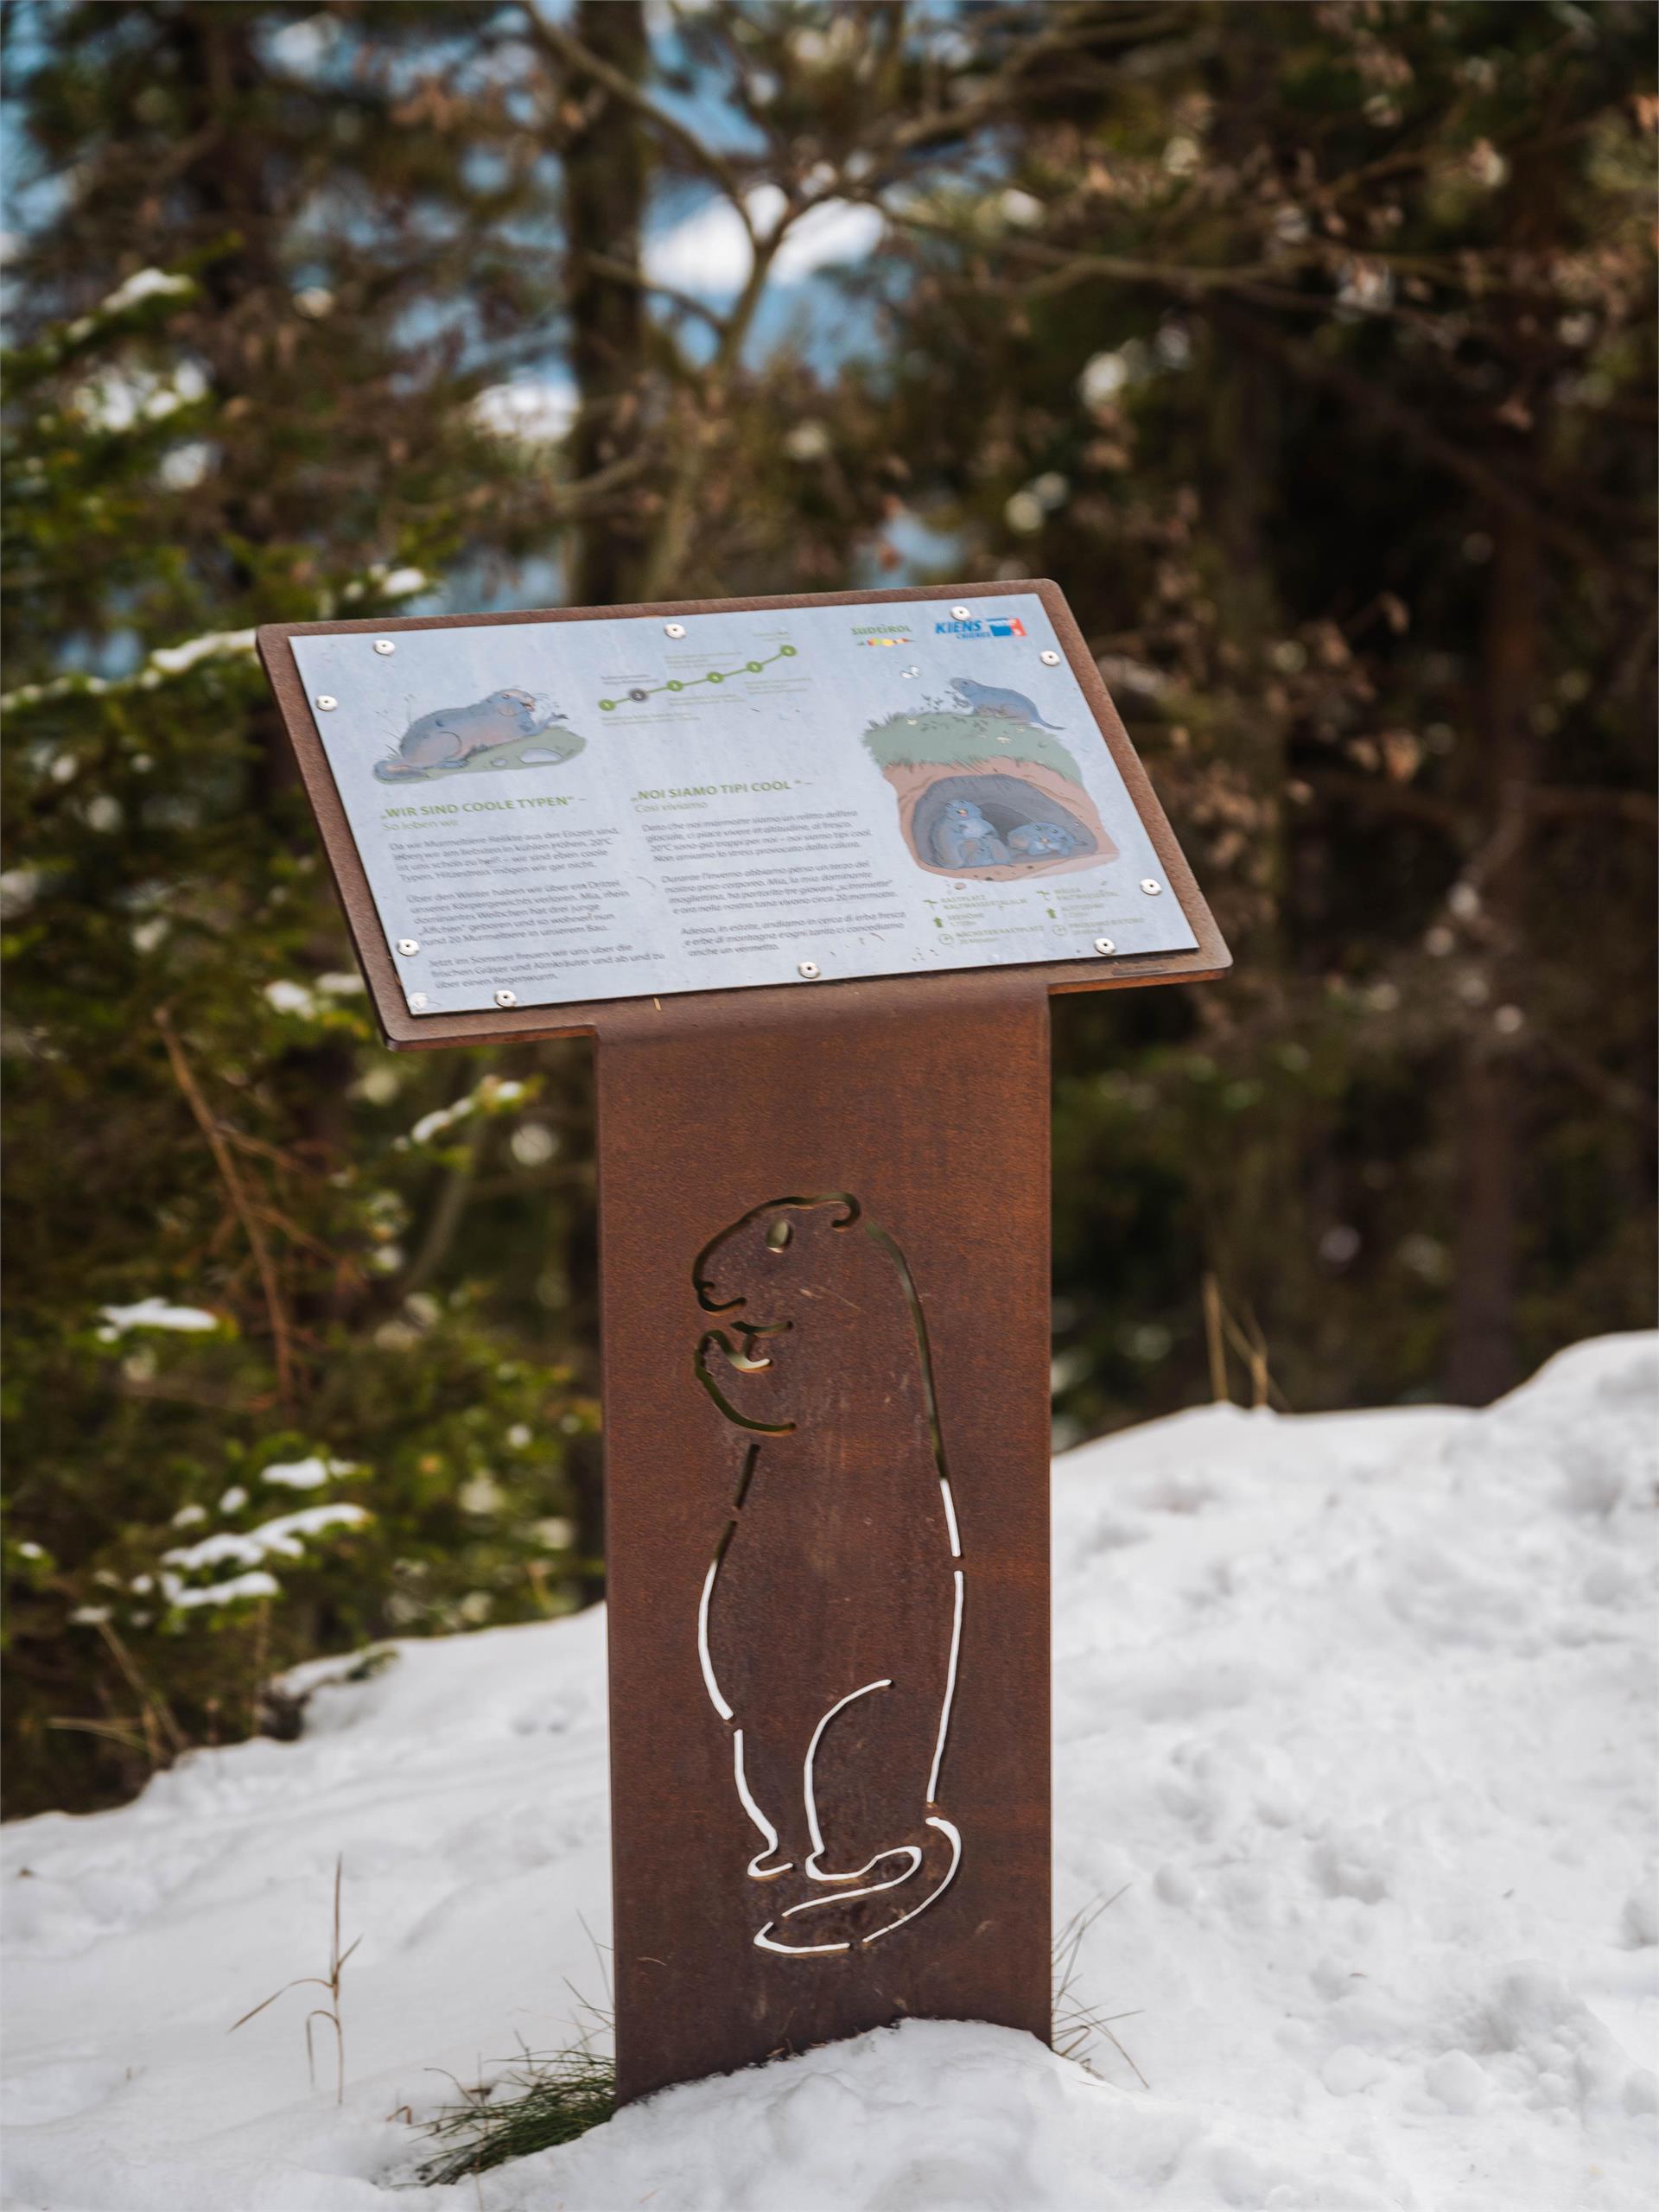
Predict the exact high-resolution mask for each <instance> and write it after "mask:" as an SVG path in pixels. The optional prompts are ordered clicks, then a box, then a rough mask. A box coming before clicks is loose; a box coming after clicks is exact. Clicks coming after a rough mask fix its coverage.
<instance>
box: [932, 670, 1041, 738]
mask: <svg viewBox="0 0 1659 2212" xmlns="http://www.w3.org/2000/svg"><path fill="white" fill-rule="evenodd" d="M950 689H951V690H953V691H954V692H955V693H956V695H957V698H959V699H960V700H961V702H962V703H963V706H964V707H966V708H967V709H968V711H969V714H970V715H1007V718H1008V720H1009V721H1014V722H1029V723H1030V724H1031V727H1032V728H1033V729H1058V728H1059V727H1060V725H1059V723H1058V722H1046V721H1044V720H1043V718H1042V716H1041V715H1039V713H1038V711H1037V709H1036V708H1035V707H1034V706H1033V704H1032V702H1031V701H1030V700H1029V699H1027V696H1026V695H1025V693H1024V692H1023V691H1009V690H1005V689H1004V688H1003V687H1002V685H1001V684H1000V683H975V681H974V679H973V677H971V676H957V677H952V678H951V681H950Z"/></svg>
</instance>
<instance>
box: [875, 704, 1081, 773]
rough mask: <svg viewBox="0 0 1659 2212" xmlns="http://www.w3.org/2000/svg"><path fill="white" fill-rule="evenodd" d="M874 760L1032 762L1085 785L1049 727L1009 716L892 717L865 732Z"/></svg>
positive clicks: (888, 763) (897, 764)
mask: <svg viewBox="0 0 1659 2212" xmlns="http://www.w3.org/2000/svg"><path fill="white" fill-rule="evenodd" d="M864 742H865V744H866V745H867V746H868V747H869V749H870V754H871V757H872V759H873V760H874V761H875V762H876V765H877V766H879V767H882V768H935V767H941V768H943V767H950V768H967V767H970V766H973V765H974V763H975V762H976V761H980V760H996V759H998V758H999V757H1000V756H1001V754H1003V753H1007V757H1008V758H1009V760H1029V761H1031V762H1032V763H1033V765H1034V766H1037V767H1039V768H1048V769H1052V771H1053V772H1054V773H1055V774H1056V775H1059V776H1066V777H1069V778H1070V779H1071V782H1072V783H1074V784H1081V783H1082V781H1083V777H1082V775H1081V774H1080V772H1078V768H1077V762H1076V761H1075V760H1073V759H1072V757H1071V754H1070V753H1068V752H1067V751H1066V749H1065V746H1063V745H1062V744H1060V743H1059V741H1058V740H1057V739H1055V738H1053V737H1051V736H1050V735H1049V734H1048V732H1047V731H1046V730H1044V729H1034V728H1033V727H1032V726H1031V724H1030V723H1029V722H1019V721H1014V719H1013V717H1012V716H1011V715H953V714H937V713H936V714H925V713H924V714H919V715H888V717H887V720H886V721H884V722H873V723H872V724H871V725H870V727H869V728H868V729H867V730H866V731H865V733H864Z"/></svg>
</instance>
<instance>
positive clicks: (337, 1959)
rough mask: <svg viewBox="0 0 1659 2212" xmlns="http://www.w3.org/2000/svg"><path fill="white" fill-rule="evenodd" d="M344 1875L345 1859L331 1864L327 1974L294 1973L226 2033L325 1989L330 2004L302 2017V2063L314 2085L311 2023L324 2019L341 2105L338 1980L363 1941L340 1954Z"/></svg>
mask: <svg viewBox="0 0 1659 2212" xmlns="http://www.w3.org/2000/svg"><path fill="white" fill-rule="evenodd" d="M345 1872H346V1861H345V1859H343V1858H338V1859H335V1861H334V1938H333V1941H332V1942H330V1944H329V1947H328V1971H327V1974H296V1975H295V1977H294V1979H293V1980H292V1981H285V1982H284V1983H283V1986H282V1987H281V1988H280V1989H273V1990H272V1991H271V1993H270V1996H269V1997H262V1998H261V1999H260V2000H259V2002H258V2003H257V2005H253V2006H252V2007H251V2009H250V2010H249V2011H247V2012H245V2013H244V2014H243V2015H242V2018H240V2019H239V2020H232V2023H231V2024H230V2026H229V2028H228V2029H227V2030H226V2033H227V2034H229V2035H234V2034H235V2033H236V2031H237V2030H238V2028H241V2027H245V2026H246V2025H247V2024H248V2022H249V2021H250V2020H255V2019H257V2018H258V2017H259V2015H260V2013H261V2012H264V2011H266V2010H267V2008H268V2007H269V2006H270V2005H274V2004H275V2003H276V2002H277V1999H278V1998H279V1997H286V1996H287V1994H288V1993H289V1990H290V1989H326V1990H327V1992H328V1997H329V2002H328V2003H327V2005H313V2006H312V2008H311V2010H310V2011H309V2012H308V2013H307V2014H306V2016H305V2064H306V2071H307V2073H308V2075H310V2078H311V2080H312V2082H313V2083H315V2081H316V2078H317V2069H316V2054H315V2048H314V2044H313V2040H312V2032H311V2023H312V2022H313V2021H314V2020H327V2023H328V2024H329V2026H330V2027H331V2028H332V2029H333V2030H334V2102H335V2103H336V2104H337V2105H343V2104H344V2103H345V2101H346V2030H345V2027H344V2025H343V2024H342V2022H341V2019H340V1975H341V1973H342V1972H343V1971H344V1968H345V1965H346V1960H347V1959H349V1958H350V1957H351V1955H352V1954H353V1951H354V1950H356V1948H357V1947H358V1945H359V1943H360V1942H362V1941H363V1938H362V1937H361V1936H353V1938H352V1940H351V1942H349V1943H348V1944H347V1945H346V1948H345V1949H344V1950H343V1951H342V1950H341V1949H340V1884H341V1881H342V1879H343V1878H344V1876H345Z"/></svg>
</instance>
